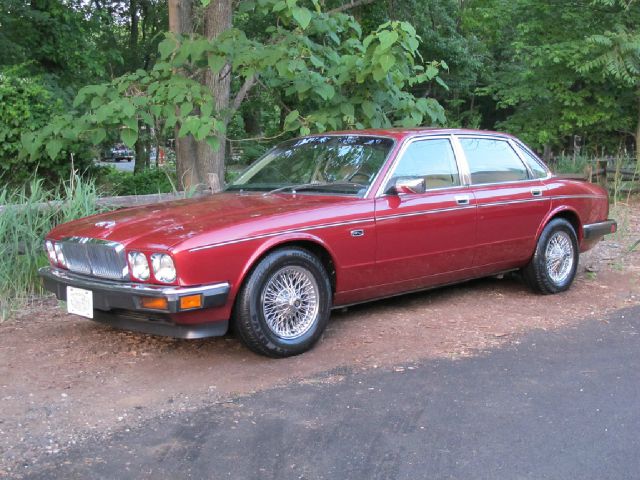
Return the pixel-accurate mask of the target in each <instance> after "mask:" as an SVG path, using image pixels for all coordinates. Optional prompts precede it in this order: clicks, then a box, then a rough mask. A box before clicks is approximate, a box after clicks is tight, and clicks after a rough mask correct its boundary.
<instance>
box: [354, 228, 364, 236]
mask: <svg viewBox="0 0 640 480" xmlns="http://www.w3.org/2000/svg"><path fill="white" fill-rule="evenodd" d="M351 236H352V237H363V236H364V230H351Z"/></svg>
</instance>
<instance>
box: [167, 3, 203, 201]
mask: <svg viewBox="0 0 640 480" xmlns="http://www.w3.org/2000/svg"><path fill="white" fill-rule="evenodd" d="M168 5H169V31H171V33H175V34H176V35H190V34H192V33H193V2H192V0H169V4H168ZM179 130H180V127H179V126H176V128H175V133H174V136H175V148H176V173H177V174H178V184H179V186H178V188H180V189H183V190H187V189H190V188H192V187H196V186H197V185H198V184H199V183H200V180H199V178H198V171H197V169H196V158H197V157H198V152H197V148H196V141H195V139H194V138H193V137H192V136H191V135H188V136H186V137H182V138H179V137H178V131H179Z"/></svg>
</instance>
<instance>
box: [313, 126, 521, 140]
mask: <svg viewBox="0 0 640 480" xmlns="http://www.w3.org/2000/svg"><path fill="white" fill-rule="evenodd" d="M453 134H457V135H487V136H493V137H503V138H515V137H513V135H510V134H508V133H503V132H493V131H490V130H472V129H466V128H434V127H416V128H368V129H364V130H342V131H337V132H325V133H318V134H315V135H313V136H322V135H371V136H376V137H392V138H394V139H396V140H403V139H405V138H410V137H419V136H422V135H453Z"/></svg>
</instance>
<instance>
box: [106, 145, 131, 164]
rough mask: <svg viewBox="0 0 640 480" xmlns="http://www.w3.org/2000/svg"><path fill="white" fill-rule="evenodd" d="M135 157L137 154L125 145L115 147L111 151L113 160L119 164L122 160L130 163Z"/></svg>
mask: <svg viewBox="0 0 640 480" xmlns="http://www.w3.org/2000/svg"><path fill="white" fill-rule="evenodd" d="M134 157H135V152H134V151H133V150H131V149H130V148H127V147H126V146H125V145H115V146H114V147H113V148H112V149H111V160H112V161H114V162H119V161H120V160H126V161H127V162H130V161H131V160H133V158H134Z"/></svg>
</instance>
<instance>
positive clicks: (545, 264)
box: [523, 218, 579, 295]
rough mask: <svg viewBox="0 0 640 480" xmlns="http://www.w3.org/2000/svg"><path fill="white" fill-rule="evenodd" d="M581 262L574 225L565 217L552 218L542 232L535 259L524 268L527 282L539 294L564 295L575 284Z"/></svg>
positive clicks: (534, 255)
mask: <svg viewBox="0 0 640 480" xmlns="http://www.w3.org/2000/svg"><path fill="white" fill-rule="evenodd" d="M578 260H579V250H578V239H577V236H576V232H575V230H574V229H573V226H572V225H571V224H570V223H569V222H568V221H566V220H564V219H562V218H556V219H553V220H551V221H550V222H549V223H548V224H547V225H546V226H545V227H544V230H542V234H541V235H540V238H539V239H538V244H537V245H536V251H535V253H534V254H533V258H532V259H531V261H530V262H529V264H528V265H527V266H526V267H525V268H524V269H523V277H524V280H525V282H526V283H527V284H528V285H529V286H530V287H531V288H532V289H533V290H534V291H536V292H538V293H542V294H545V295H546V294H551V293H559V292H564V291H565V290H567V289H568V288H569V287H570V286H571V284H572V283H573V279H574V278H575V276H576V271H577V268H578Z"/></svg>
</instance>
